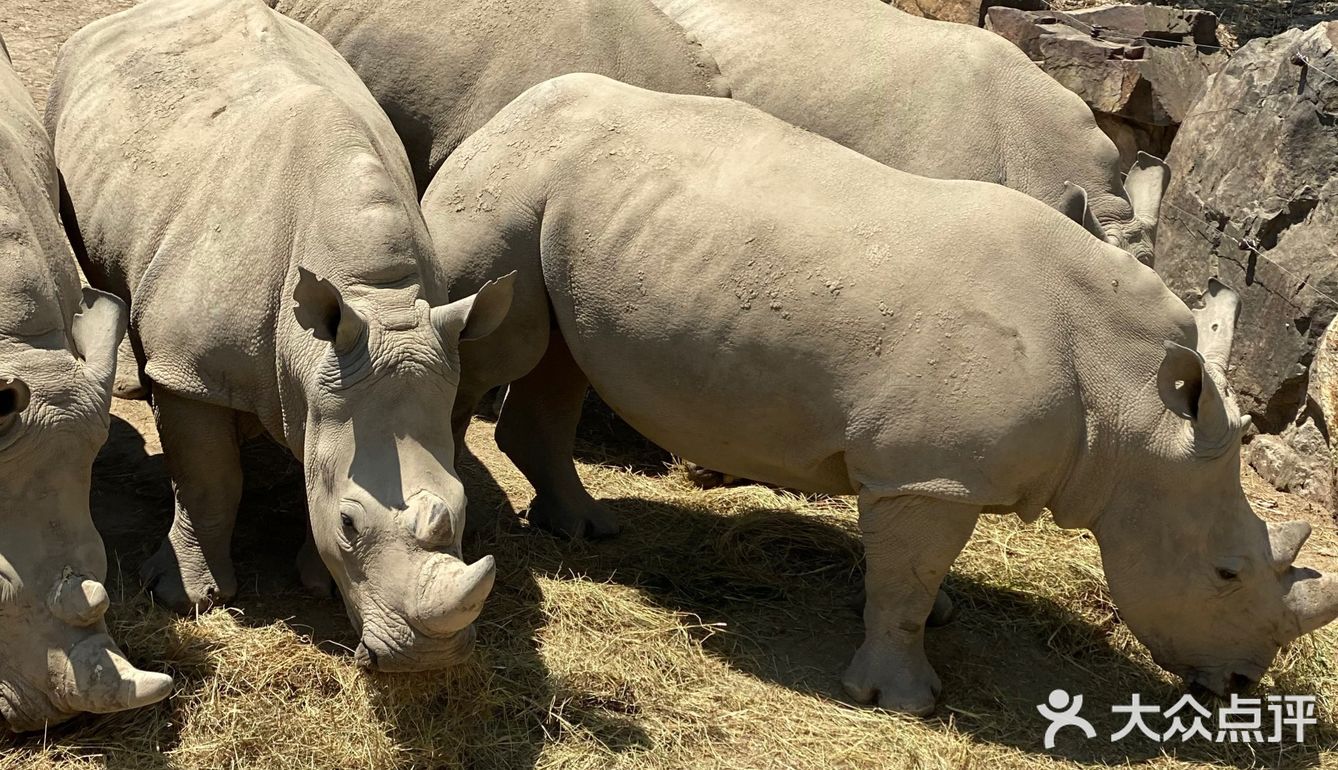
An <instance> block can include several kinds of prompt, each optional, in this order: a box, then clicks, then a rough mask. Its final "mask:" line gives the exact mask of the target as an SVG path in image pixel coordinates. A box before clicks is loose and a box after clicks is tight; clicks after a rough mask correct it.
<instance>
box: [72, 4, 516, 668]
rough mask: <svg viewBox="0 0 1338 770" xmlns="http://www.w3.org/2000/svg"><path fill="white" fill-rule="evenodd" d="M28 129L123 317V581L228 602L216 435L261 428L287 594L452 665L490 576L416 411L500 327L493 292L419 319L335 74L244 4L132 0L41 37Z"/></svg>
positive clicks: (233, 467) (388, 659)
mask: <svg viewBox="0 0 1338 770" xmlns="http://www.w3.org/2000/svg"><path fill="white" fill-rule="evenodd" d="M47 123H48V127H49V128H50V130H51V132H52V135H53V136H54V137H55V147H56V159H57V163H58V165H59V167H60V168H61V171H62V174H63V176H64V179H65V183H66V186H67V189H68V193H69V196H68V197H69V201H70V204H71V208H72V217H71V218H73V219H77V232H78V234H79V235H80V236H81V243H80V244H77V245H76V253H77V254H79V256H80V259H81V262H82V264H83V265H84V267H85V271H86V273H87V275H88V277H89V279H90V281H92V282H93V283H94V284H95V285H97V286H99V287H102V288H105V289H107V290H108V291H111V292H113V293H115V294H116V295H118V296H120V297H122V298H123V299H126V300H127V301H129V302H130V333H131V335H132V339H133V340H134V342H135V348H136V349H137V350H138V351H140V352H141V353H142V356H143V372H144V375H145V379H146V381H147V382H149V383H150V388H151V394H152V400H153V408H154V413H155V415H156V418H157V423H158V430H159V432H160V434H161V438H162V444H163V452H164V455H165V460H166V463H167V466H168V470H169V471H170V473H171V476H172V483H173V488H174V492H175V498H176V515H175V518H174V520H173V522H172V527H171V530H170V532H169V534H168V536H167V538H166V540H165V541H164V542H163V544H162V547H161V548H160V549H159V550H158V551H157V553H156V554H155V555H154V556H153V557H152V558H151V559H149V560H148V561H147V562H146V563H145V565H144V567H143V569H142V575H143V578H144V580H145V581H146V583H147V585H148V586H149V587H150V589H151V591H152V593H153V595H154V597H155V598H156V599H157V600H158V601H160V602H162V603H163V604H165V605H167V606H168V607H171V608H173V609H176V610H178V611H182V612H189V611H192V610H199V609H204V608H207V607H210V606H212V605H214V604H216V603H220V602H226V601H227V600H229V599H231V598H232V597H233V596H234V595H235V593H236V590H237V581H236V576H235V572H234V569H233V564H232V558H231V553H230V543H231V539H232V532H233V524H234V521H235V517H236V513H237V506H238V502H239V498H240V495H241V488H242V469H241V465H240V458H239V451H238V445H239V442H240V441H241V440H242V439H243V438H244V437H248V436H252V435H257V434H261V433H265V434H268V435H269V436H271V437H273V438H274V439H275V440H276V441H278V442H279V443H281V444H282V445H284V446H286V447H287V448H288V449H289V450H291V451H292V453H293V454H294V455H295V456H296V457H297V458H298V459H299V460H300V461H301V462H302V464H303V466H304V473H305V478H306V488H307V502H308V507H309V514H310V515H309V521H310V533H311V538H312V539H311V540H310V541H309V544H308V548H307V549H306V559H305V561H304V564H303V579H304V580H305V581H306V582H307V583H308V584H309V585H312V586H313V587H316V588H320V587H322V585H323V586H324V587H325V588H326V589H327V590H328V586H329V580H330V576H331V575H333V578H334V580H335V581H336V583H337V584H338V587H339V589H340V593H341V595H342V597H343V599H344V603H345V605H346V606H347V609H348V612H349V616H350V618H351V619H352V621H353V624H354V626H355V627H356V629H357V631H358V633H359V635H360V638H361V641H360V643H359V645H358V647H357V650H356V653H357V654H356V658H357V660H358V662H359V663H361V664H363V665H366V666H369V667H376V668H380V669H382V670H418V669H426V668H432V667H436V666H440V665H446V664H450V663H453V662H455V661H457V660H459V659H461V658H462V657H463V655H464V654H465V653H467V652H468V650H469V649H470V648H471V646H472V641H473V638H474V626H473V621H474V620H475V618H476V617H477V615H478V613H479V610H480V607H481V604H482V601H483V598H484V597H485V596H486V595H487V593H488V592H489V590H490V589H491V586H492V582H493V575H494V566H493V560H492V558H491V557H484V558H482V559H480V560H478V561H476V562H474V563H473V564H469V565H466V563H465V562H464V561H463V560H462V557H461V551H460V548H461V538H462V528H463V527H462V525H463V515H464V508H465V502H466V501H465V495H464V491H463V488H462V486H461V484H460V481H459V478H458V477H457V476H456V474H455V471H454V468H453V465H454V455H453V452H454V446H453V440H452V436H451V432H450V424H449V419H448V418H446V417H440V416H438V415H439V414H440V412H441V404H442V403H443V402H445V403H450V402H451V400H452V399H453V397H454V390H455V383H456V379H457V376H458V374H457V370H456V367H457V363H456V349H457V346H458V342H459V341H460V340H465V339H473V338H476V337H480V336H484V335H486V334H487V333H488V332H489V331H490V330H491V328H492V327H493V326H495V325H496V323H497V322H498V321H499V320H500V318H501V317H503V316H504V315H505V313H506V310H507V307H508V305H509V302H510V292H509V283H508V282H507V281H506V280H502V281H499V282H497V283H492V284H489V285H488V286H486V287H482V288H480V290H479V292H478V293H477V294H476V295H474V296H470V297H467V298H464V299H460V300H457V301H455V302H451V303H449V304H443V305H439V306H437V307H430V306H429V303H428V301H427V299H426V297H428V296H429V295H430V294H431V289H432V287H430V286H428V285H426V284H425V283H424V278H425V275H424V272H423V270H422V266H423V264H424V262H425V261H427V260H430V259H431V245H430V241H429V239H428V234H427V231H426V229H425V227H424V224H423V220H422V215H421V213H420V212H419V209H418V206H417V196H416V190H415V188H414V185H413V177H412V175H411V174H410V172H409V165H408V162H407V160H406V159H405V156H404V150H403V148H402V147H401V145H400V143H399V139H398V138H397V137H396V136H395V133H394V130H393V128H392V127H391V125H390V123H389V121H388V120H386V118H385V115H384V114H383V113H382V112H381V110H380V108H379V107H377V105H376V102H375V100H374V99H373V98H372V96H371V95H370V94H369V93H368V92H367V89H366V88H365V87H364V86H363V85H362V84H361V82H359V80H358V78H357V76H356V75H355V74H354V73H353V71H352V70H351V69H349V67H348V66H347V65H346V64H345V63H344V61H343V60H342V59H341V58H340V57H339V54H338V53H337V52H336V51H335V50H334V49H333V48H331V47H330V46H329V44H328V43H326V42H325V41H324V39H322V38H321V37H319V36H318V35H316V34H315V33H314V32H311V31H310V30H308V29H306V28H305V27H303V26H301V25H300V24H297V23H296V22H293V21H291V20H289V19H287V18H285V17H283V16H281V15H279V14H277V13H275V12H274V11H272V10H271V9H270V8H268V7H267V6H266V5H265V4H264V3H262V2H260V1H259V0H150V1H149V2H145V3H142V4H140V5H138V6H136V7H134V8H131V9H129V10H127V11H124V12H122V13H118V14H116V15H114V16H110V17H107V18H105V19H102V20H100V21H97V22H95V23H93V24H91V25H89V26H88V27H85V28H84V29H83V30H81V31H80V32H78V33H76V34H75V35H74V36H73V37H72V38H71V39H70V40H69V41H68V42H67V43H66V44H65V46H64V47H63V48H62V50H61V53H60V58H59V60H58V62H57V67H56V73H55V79H54V82H53V84H52V89H51V97H50V102H49V104H48V111H47ZM80 252H82V253H80ZM317 553H318V554H319V559H317V558H315V555H316V554H317ZM322 562H323V565H324V567H325V568H328V570H329V572H328V573H327V572H325V571H324V570H323V569H322Z"/></svg>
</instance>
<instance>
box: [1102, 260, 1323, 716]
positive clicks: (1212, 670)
mask: <svg viewBox="0 0 1338 770" xmlns="http://www.w3.org/2000/svg"><path fill="white" fill-rule="evenodd" d="M1238 311H1239V300H1238V298H1237V296H1236V294H1235V293H1234V292H1232V291H1231V290H1230V289H1227V288H1226V287H1225V286H1223V285H1221V284H1220V283H1217V282H1216V281H1213V282H1212V283H1211V284H1210V286H1209V290H1208V293H1207V295H1206V296H1205V306H1204V308H1203V309H1202V310H1196V311H1194V312H1195V323H1196V326H1197V327H1198V345H1197V347H1198V349H1197V350H1191V349H1189V348H1186V347H1182V346H1180V345H1177V344H1175V343H1172V342H1167V343H1166V353H1165V358H1164V360H1163V362H1162V365H1161V368H1160V371H1159V372H1158V375H1157V388H1158V391H1159V394H1160V397H1161V401H1162V402H1163V404H1164V405H1165V407H1166V408H1167V410H1169V412H1167V413H1164V414H1163V415H1162V419H1161V420H1159V421H1158V422H1157V423H1156V426H1155V427H1152V428H1150V429H1148V431H1147V435H1149V436H1151V437H1152V438H1151V439H1150V440H1149V447H1150V449H1151V451H1150V452H1148V453H1146V456H1145V458H1144V459H1143V460H1142V461H1134V462H1133V463H1132V464H1131V466H1130V467H1129V468H1128V469H1127V471H1126V472H1125V473H1123V474H1122V478H1123V480H1124V481H1123V486H1122V488H1121V489H1119V490H1118V491H1117V492H1116V493H1115V505H1114V506H1112V507H1111V508H1109V509H1108V510H1107V513H1106V514H1103V515H1102V517H1101V519H1100V520H1099V521H1098V523H1097V525H1096V526H1095V527H1094V529H1095V531H1096V535H1097V539H1098V541H1099V542H1100V545H1101V551H1102V559H1103V562H1104V564H1105V570H1106V576H1107V579H1108V581H1109V584H1110V590H1111V596H1112V598H1114V600H1115V603H1116V604H1117V605H1118V607H1119V608H1120V614H1121V616H1122V617H1123V619H1124V621H1125V622H1126V623H1127V624H1128V626H1129V628H1130V629H1131V630H1132V631H1133V632H1134V634H1135V635H1136V636H1138V638H1139V639H1140V640H1141V641H1142V642H1143V643H1144V644H1146V645H1147V646H1148V648H1149V650H1151V652H1152V655H1153V658H1154V659H1155V660H1156V661H1157V662H1158V663H1159V664H1160V665H1162V666H1163V667H1164V668H1166V669H1167V670H1169V671H1171V672H1173V673H1176V674H1179V675H1180V676H1182V677H1184V678H1185V679H1186V680H1187V681H1189V682H1190V683H1192V684H1197V685H1200V686H1203V687H1206V688H1208V689H1210V690H1213V691H1214V692H1217V693H1219V694H1221V693H1224V692H1226V691H1228V690H1237V689H1242V688H1243V687H1246V686H1248V685H1249V684H1250V683H1253V682H1255V681H1257V680H1258V679H1259V678H1260V677H1261V676H1262V675H1263V673H1264V671H1265V670H1266V669H1267V668H1268V666H1269V664H1270V663H1271V662H1272V660H1273V658H1274V656H1275V655H1276V654H1277V652H1278V650H1279V649H1280V648H1281V646H1282V645H1284V644H1286V643H1287V642H1289V641H1291V640H1292V639H1295V638H1296V637H1298V636H1300V635H1301V634H1303V633H1306V632H1308V631H1311V630H1313V629H1316V628H1318V627H1320V626H1322V625H1324V624H1326V623H1328V622H1329V621H1331V620H1333V619H1334V618H1335V616H1338V583H1335V580H1334V576H1332V575H1327V576H1321V575H1320V574H1319V573H1317V572H1314V571H1312V570H1308V569H1302V568H1298V567H1296V566H1293V564H1292V562H1293V560H1294V559H1295V558H1296V555H1297V553H1298V552H1299V551H1300V549H1301V545H1302V544H1303V543H1304V542H1305V539H1306V537H1307V536H1309V534H1310V527H1309V525H1307V524H1305V523H1303V522H1287V523H1274V522H1268V523H1266V522H1264V521H1263V520H1261V519H1260V518H1259V517H1258V516H1256V515H1255V513H1254V512H1253V510H1252V509H1251V507H1250V503H1249V500H1248V499H1247V498H1246V496H1245V493H1244V491H1243V490H1242V488H1241V482H1240V440H1241V437H1242V435H1243V433H1244V432H1245V430H1246V429H1247V427H1248V425H1249V418H1248V417H1242V416H1241V414H1240V412H1239V410H1238V409H1237V407H1236V405H1235V403H1234V400H1233V399H1232V398H1230V396H1229V395H1228V392H1227V389H1226V377H1225V372H1226V365H1227V360H1228V358H1229V356H1230V352H1231V337H1232V332H1233V329H1234V326H1235V318H1236V315H1237V313H1238Z"/></svg>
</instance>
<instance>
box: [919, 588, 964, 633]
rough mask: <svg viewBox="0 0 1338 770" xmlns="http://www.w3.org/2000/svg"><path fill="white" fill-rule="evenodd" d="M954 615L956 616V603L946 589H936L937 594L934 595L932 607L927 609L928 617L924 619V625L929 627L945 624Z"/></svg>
mask: <svg viewBox="0 0 1338 770" xmlns="http://www.w3.org/2000/svg"><path fill="white" fill-rule="evenodd" d="M955 617H957V605H956V604H954V603H953V601H952V597H951V596H948V594H947V592H946V591H944V590H943V589H942V588H940V589H938V596H935V597H934V608H933V609H931V610H930V611H929V619H928V620H926V621H925V625H926V626H929V627H930V628H938V627H939V626H946V625H948V624H949V623H951V622H952V620H953V618H955Z"/></svg>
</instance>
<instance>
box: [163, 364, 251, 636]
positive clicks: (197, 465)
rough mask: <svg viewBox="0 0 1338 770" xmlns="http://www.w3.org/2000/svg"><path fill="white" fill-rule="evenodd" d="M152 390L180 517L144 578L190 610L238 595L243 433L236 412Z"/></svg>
mask: <svg viewBox="0 0 1338 770" xmlns="http://www.w3.org/2000/svg"><path fill="white" fill-rule="evenodd" d="M153 395H154V399H153V400H154V404H153V409H154V414H155V415H156V416H157V418H158V433H159V435H160V437H161V438H162V442H163V459H164V460H165V461H166V463H167V470H168V473H170V474H171V476H172V491H173V493H174V496H175V498H176V515H175V517H174V518H173V520H172V528H171V530H170V531H169V532H168V533H167V538H166V539H165V540H164V541H163V543H162V545H161V546H160V547H159V548H158V552H157V553H155V554H154V555H153V556H152V557H150V558H149V560H148V561H146V562H145V563H144V565H143V566H142V567H141V568H140V577H141V578H142V579H143V581H144V584H145V586H147V587H148V589H149V592H150V593H151V594H152V595H153V598H154V600H155V601H157V602H158V603H159V604H162V605H163V606H165V607H167V608H169V609H172V610H175V611H176V612H179V613H182V614H189V613H191V612H197V611H203V610H206V609H208V608H210V607H213V606H216V605H220V604H223V603H225V602H227V601H228V600H230V599H232V597H233V596H235V595H236V594H237V576H236V574H235V572H234V571H233V565H232V553H231V550H232V528H233V524H234V523H235V522H236V519H237V504H238V503H239V502H240V501H241V496H242V466H241V451H240V444H241V437H240V435H239V434H238V430H237V416H236V413H235V412H233V410H231V409H227V408H225V407H219V406H213V405H211V404H205V403H203V402H200V401H194V400H192V399H188V398H182V397H181V396H177V395H174V394H172V393H168V392H166V391H164V390H163V389H162V388H155V389H154V394H153Z"/></svg>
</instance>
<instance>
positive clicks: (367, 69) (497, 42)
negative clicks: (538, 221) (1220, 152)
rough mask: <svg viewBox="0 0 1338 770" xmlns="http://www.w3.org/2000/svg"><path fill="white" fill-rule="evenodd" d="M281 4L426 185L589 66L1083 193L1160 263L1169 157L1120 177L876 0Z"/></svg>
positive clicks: (945, 29)
mask: <svg viewBox="0 0 1338 770" xmlns="http://www.w3.org/2000/svg"><path fill="white" fill-rule="evenodd" d="M268 2H269V3H270V5H272V6H274V7H275V8H277V9H278V10H280V11H282V12H283V13H284V14H286V15H288V16H290V17H291V18H294V19H297V20H298V21H300V22H302V23H304V24H306V25H307V26H309V27H311V28H312V29H314V30H316V31H317V32H320V33H321V34H322V35H324V36H325V37H327V38H328V39H329V40H330V41H331V42H332V43H333V44H334V46H335V47H336V48H338V49H339V52H340V53H342V54H343V55H344V57H345V58H346V59H348V61H349V63H350V64H351V65H352V66H353V68H354V69H355V70H357V72H358V74H359V75H361V76H362V79H363V80H364V81H365V82H366V83H367V85H368V87H369V88H370V89H371V91H372V93H373V94H374V95H375V96H376V98H377V100H378V101H379V102H380V103H381V106H382V107H384V108H385V109H386V112H387V113H388V114H389V115H390V118H391V121H392V122H393V123H394V124H395V127H396V129H397V130H398V131H399V132H400V135H401V137H402V138H403V139H404V142H405V145H406V147H407V149H408V153H409V158H410V160H411V161H412V162H413V166H414V174H415V177H416V179H417V181H418V185H419V189H420V190H421V189H422V188H424V187H426V186H427V184H428V182H429V181H431V178H432V175H433V174H434V173H435V172H436V170H437V168H438V167H440V166H441V163H442V161H443V160H444V159H445V158H446V157H447V156H448V155H450V153H451V151H452V150H454V149H455V147H456V146H457V145H459V143H460V142H461V141H463V140H464V138H465V137H467V136H469V135H470V134H471V133H473V132H474V131H475V130H477V129H478V128H479V127H480V126H482V125H483V123H484V122H485V121H487V120H488V118H490V117H492V115H494V114H495V113H496V112H497V111H498V110H500V109H501V108H502V107H503V106H504V105H506V103H507V102H509V101H510V100H511V99H512V98H514V97H516V96H518V95H519V94H520V93H521V92H522V91H524V90H525V89H526V88H529V87H530V86H532V85H535V84H536V83H539V82H542V81H543V80H546V79H547V78H550V77H554V76H557V75H561V74H565V73H572V72H592V73H597V74H602V75H608V76H609V77H612V78H615V79H617V80H621V81H623V82H626V83H630V84H632V85H637V86H641V87H643V88H650V89H653V90H656V91H666V92H671V93H683V94H702V95H716V96H729V95H732V96H733V97H734V98H736V99H742V100H743V101H746V102H748V103H750V104H753V105H756V106H758V107H761V108H762V109H764V110H766V111H768V112H770V113H772V114H773V115H776V116H778V117H780V118H784V119H785V120H788V121H789V122H791V123H794V124H795V125H798V126H802V127H804V128H807V129H809V130H810V131H813V132H815V133H818V134H821V135H823V136H826V137H828V138H830V139H835V140H836V141H838V142H841V143H842V144H845V145H846V146H848V147H851V148H853V149H855V150H857V151H859V152H862V153H864V154H865V155H867V156H869V157H870V158H873V159H874V160H878V161H881V162H883V163H885V164H887V165H889V166H892V167H893V168H899V169H902V170H904V171H909V172H911V173H913V174H919V175H921V176H930V177H936V178H941V179H977V180H980V181H984V182H996V183H998V184H1004V185H1007V186H1009V187H1012V188H1014V189H1016V190H1021V191H1022V192H1024V193H1027V194H1028V195H1031V196H1032V197H1034V198H1038V199H1040V200H1042V201H1045V202H1046V203H1049V204H1050V205H1052V206H1054V207H1055V208H1056V209H1059V210H1061V211H1065V212H1072V213H1074V214H1077V215H1081V213H1082V208H1081V201H1080V200H1076V199H1075V198H1074V187H1081V188H1082V189H1084V190H1085V191H1086V192H1087V194H1088V195H1090V196H1091V197H1090V199H1088V201H1087V203H1088V205H1089V207H1090V211H1091V214H1093V215H1095V218H1096V220H1097V221H1096V222H1094V223H1089V225H1090V224H1097V225H1099V227H1100V229H1101V232H1102V235H1103V236H1105V237H1108V238H1109V239H1110V240H1111V241H1112V242H1113V243H1116V244H1117V245H1119V246H1120V247H1121V248H1124V249H1126V250H1128V251H1130V252H1131V253H1133V254H1134V255H1135V256H1136V257H1138V258H1139V259H1140V260H1142V261H1144V262H1148V263H1150V261H1151V259H1152V238H1153V235H1154V233H1155V230H1156V224H1157V215H1158V210H1159V208H1160V205H1161V195H1162V191H1163V190H1164V189H1165V185H1166V183H1167V181H1168V175H1167V173H1166V169H1165V165H1164V164H1163V163H1162V162H1161V161H1159V160H1157V159H1155V158H1153V157H1151V156H1149V155H1140V156H1139V159H1138V162H1137V163H1136V164H1135V166H1134V168H1133V169H1132V170H1131V171H1130V174H1129V176H1128V178H1127V179H1126V180H1125V181H1124V183H1123V184H1122V183H1121V175H1120V171H1119V152H1118V150H1117V149H1116V148H1115V145H1114V143H1113V142H1111V140H1110V139H1109V138H1107V137H1106V135H1105V134H1103V133H1102V132H1101V129H1100V128H1098V127H1097V125H1096V121H1095V119H1094V118H1093V117H1092V111H1091V110H1090V109H1088V107H1087V105H1086V104H1084V103H1083V101H1082V99H1081V98H1079V97H1078V96H1077V95H1075V94H1074V93H1072V92H1071V91H1069V90H1067V89H1066V88H1064V87H1063V86H1061V85H1060V84H1059V83H1058V82H1056V81H1055V80H1054V79H1053V78H1051V77H1050V76H1049V75H1046V74H1045V73H1044V72H1042V71H1041V70H1040V69H1039V68H1038V67H1036V65H1034V64H1033V63H1032V62H1031V61H1029V60H1028V59H1027V57H1026V55H1025V54H1024V53H1022V51H1020V50H1019V49H1018V48H1017V47H1016V46H1014V45H1013V44H1012V43H1009V42H1008V41H1007V40H1004V39H1003V38H1001V37H999V36H998V35H995V34H993V33H991V32H988V31H986V30H983V29H977V28H975V27H968V26H966V25H962V24H952V23H947V22H936V21H929V20H926V19H920V18H916V17H914V16H911V15H909V14H906V13H903V12H901V11H898V10H896V9H894V8H889V7H887V6H885V5H884V4H883V3H882V2H880V0H812V1H811V2H809V1H808V0H806V1H805V2H803V3H794V2H791V1H790V0H654V4H652V3H651V2H650V0H541V1H540V2H531V3H498V2H495V0H446V1H445V2H443V1H442V0H268ZM657 5H658V6H659V8H657V7H656V6H657ZM660 9H663V11H664V13H661V11H660ZM666 13H667V14H668V17H669V18H666V17H665V14H666ZM670 19H672V21H670ZM814 30H821V34H815V33H814ZM703 48H704V49H705V50H704V51H703ZM1066 182H1068V183H1071V184H1066ZM1094 229H1095V228H1094Z"/></svg>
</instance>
